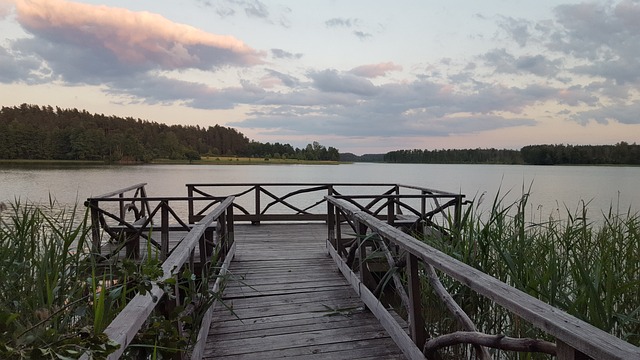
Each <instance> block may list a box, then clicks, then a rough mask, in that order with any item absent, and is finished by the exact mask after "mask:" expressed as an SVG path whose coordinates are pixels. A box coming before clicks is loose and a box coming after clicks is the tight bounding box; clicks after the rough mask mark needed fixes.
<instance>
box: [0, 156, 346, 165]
mask: <svg viewBox="0 0 640 360" xmlns="http://www.w3.org/2000/svg"><path fill="white" fill-rule="evenodd" d="M348 163H349V162H342V161H326V160H297V159H271V158H247V157H223V156H216V157H203V158H201V159H200V160H192V161H189V160H184V159H181V160H171V159H154V160H153V161H151V162H148V163H144V162H111V163H108V162H104V161H95V160H94V161H91V160H28V159H0V166H2V165H11V166H42V167H47V166H62V167H67V166H68V167H78V166H112V165H117V166H127V165H339V164H348Z"/></svg>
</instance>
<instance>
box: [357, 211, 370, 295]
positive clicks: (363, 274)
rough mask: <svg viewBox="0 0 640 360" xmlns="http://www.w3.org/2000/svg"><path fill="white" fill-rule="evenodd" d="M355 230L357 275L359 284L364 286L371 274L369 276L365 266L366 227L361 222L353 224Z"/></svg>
mask: <svg viewBox="0 0 640 360" xmlns="http://www.w3.org/2000/svg"><path fill="white" fill-rule="evenodd" d="M355 225H356V229H357V230H358V233H357V234H356V236H357V244H358V254H359V259H358V264H359V265H358V273H359V274H360V282H362V283H363V284H365V286H366V285H367V284H368V283H369V280H370V279H371V274H369V268H367V266H366V263H365V261H366V259H367V244H366V236H367V225H366V224H362V223H361V222H359V221H357V220H356V222H355Z"/></svg>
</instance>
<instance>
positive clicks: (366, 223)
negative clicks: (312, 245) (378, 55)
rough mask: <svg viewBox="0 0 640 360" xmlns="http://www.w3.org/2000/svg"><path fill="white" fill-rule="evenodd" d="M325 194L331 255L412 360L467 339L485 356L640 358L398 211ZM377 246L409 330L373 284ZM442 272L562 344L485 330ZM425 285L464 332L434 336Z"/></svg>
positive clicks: (636, 352)
mask: <svg viewBox="0 0 640 360" xmlns="http://www.w3.org/2000/svg"><path fill="white" fill-rule="evenodd" d="M326 199H327V201H328V219H327V222H328V244H329V246H328V248H329V252H330V254H331V256H332V257H333V258H334V260H335V262H336V264H337V265H338V267H339V268H340V270H341V271H342V273H343V275H344V276H345V277H346V278H347V280H348V281H349V282H350V283H351V284H352V286H353V287H354V289H355V290H356V291H357V292H358V293H359V294H360V297H361V298H362V299H363V301H364V302H365V304H366V305H367V307H368V308H369V309H370V310H371V311H372V312H373V313H374V314H375V315H376V317H377V318H378V320H379V321H380V322H381V323H382V324H383V325H384V326H385V328H386V330H387V332H388V333H389V334H390V336H391V337H392V338H393V339H394V340H395V341H396V343H397V344H398V345H399V347H400V348H401V349H402V350H403V352H404V353H405V355H406V356H407V357H408V358H411V359H423V358H424V357H425V356H426V357H427V358H429V359H438V358H439V356H438V349H440V348H442V347H446V346H450V345H452V344H460V343H463V344H473V345H474V347H476V350H477V352H476V354H477V356H478V358H480V359H488V358H489V353H488V352H487V350H486V347H493V348H499V349H505V350H515V351H526V352H543V353H547V354H552V355H555V356H556V357H557V358H558V359H560V360H569V359H570V360H578V359H618V360H622V359H640V348H638V347H636V346H633V345H631V344H629V343H627V342H625V341H623V340H621V339H619V338H617V337H615V336H613V335H610V334H608V333H606V332H604V331H602V330H600V329H597V328H595V327H594V326H592V325H590V324H588V323H586V322H584V321H581V320H579V319H577V318H575V317H573V316H571V315H568V314H567V313H565V312H563V311H561V310H559V309H557V308H554V307H552V306H551V305H548V304H546V303H544V302H542V301H540V300H538V299H536V298H534V297H532V296H530V295H528V294H526V293H524V292H522V291H520V290H517V289H515V288H513V287H511V286H509V285H507V284H505V283H503V282H501V281H499V280H497V279H495V278H493V277H491V276H490V275H488V274H485V273H483V272H481V271H478V270H476V269H474V268H472V267H471V266H468V265H466V264H464V263H462V262H460V261H458V260H456V259H454V258H452V257H450V256H448V255H446V254H444V253H442V252H440V251H438V250H436V249H434V248H432V247H430V246H428V245H426V244H425V243H423V242H421V241H418V240H417V239H416V238H414V237H412V236H410V235H408V234H407V233H405V232H403V231H402V230H401V229H399V228H398V227H397V226H394V225H396V224H394V223H393V217H389V220H391V221H388V222H385V221H381V220H380V219H379V217H377V216H375V211H373V212H372V211H371V210H370V209H369V208H367V207H362V206H357V205H355V204H354V203H353V201H352V199H345V198H343V197H338V196H327V198H326ZM388 206H390V205H388ZM423 215H426V214H423ZM344 223H347V224H349V226H350V228H351V230H352V231H353V234H354V236H353V237H351V238H348V239H345V238H344V237H343V233H344V231H343V230H342V229H341V228H342V227H343V224H344ZM347 248H348V249H347ZM353 249H355V251H354V250H353ZM373 251H380V252H382V253H383V254H384V258H385V259H386V261H387V264H388V266H389V268H390V269H395V270H396V271H397V272H396V273H391V272H388V274H392V282H393V284H394V286H395V287H396V289H397V291H398V292H399V293H400V294H399V296H400V298H401V304H402V306H403V307H404V308H405V309H406V313H407V314H408V317H407V320H408V324H409V335H407V334H406V333H405V331H404V330H403V329H402V328H401V327H400V325H399V324H398V323H397V322H396V321H395V319H394V318H393V317H392V316H391V315H390V313H389V312H388V311H387V309H386V307H385V305H383V304H382V303H381V302H380V301H379V297H378V294H377V293H379V291H380V289H378V288H375V289H374V288H372V285H373V286H375V285H376V283H375V282H373V283H372V282H371V280H370V279H371V278H372V276H371V273H370V271H369V269H368V266H367V264H366V262H367V261H368V259H371V256H372V252H373ZM356 252H357V255H359V256H358V257H357V262H356V261H355V259H354V258H355V255H356ZM436 270H437V271H440V272H442V273H443V274H446V275H447V276H449V277H451V278H452V279H455V280H456V281H458V282H460V283H461V284H462V285H464V286H466V287H468V288H469V289H471V290H472V291H474V292H476V293H477V294H479V295H482V296H484V297H486V298H488V299H490V300H491V301H492V302H493V303H494V304H496V305H498V306H500V307H502V308H504V309H506V310H507V311H509V312H511V313H512V314H514V315H516V316H517V317H519V318H521V319H523V320H524V321H526V322H528V323H530V324H531V325H533V326H534V327H536V328H538V329H540V330H542V331H543V332H545V333H547V334H548V335H550V336H552V337H554V338H555V339H556V342H555V343H550V342H548V341H544V340H537V339H517V338H509V337H506V336H504V335H502V334H495V335H490V334H483V333H480V332H478V331H477V329H476V327H475V325H474V324H473V321H472V319H471V318H469V317H468V316H467V315H466V314H465V313H464V311H463V310H462V308H461V307H460V306H458V304H457V303H456V302H455V301H454V299H453V297H452V296H451V295H450V294H449V293H448V292H447V290H446V289H445V288H444V286H443V285H442V283H441V282H440V280H439V278H438V275H437V273H436ZM400 275H402V277H401V276H400ZM423 284H430V286H431V287H432V288H433V290H434V292H435V293H436V294H437V295H438V297H439V298H440V299H441V300H442V301H443V302H444V303H445V305H446V308H447V309H449V311H450V312H451V313H452V314H453V317H454V318H455V319H456V320H457V322H458V323H459V324H460V326H461V327H462V328H463V331H459V332H455V333H452V334H446V335H442V336H438V337H435V338H432V339H427V334H426V332H425V319H424V317H423V314H424V313H423V309H422V304H421V298H420V297H421V294H422V291H423V289H422V286H423ZM378 285H380V284H378Z"/></svg>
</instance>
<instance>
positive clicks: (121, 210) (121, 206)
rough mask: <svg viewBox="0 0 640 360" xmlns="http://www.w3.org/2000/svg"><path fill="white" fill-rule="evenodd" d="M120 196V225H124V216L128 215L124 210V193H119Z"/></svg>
mask: <svg viewBox="0 0 640 360" xmlns="http://www.w3.org/2000/svg"><path fill="white" fill-rule="evenodd" d="M118 198H120V201H118V207H119V208H120V225H122V224H124V223H125V221H124V217H125V215H126V212H125V211H124V201H122V198H124V194H123V193H120V194H118Z"/></svg>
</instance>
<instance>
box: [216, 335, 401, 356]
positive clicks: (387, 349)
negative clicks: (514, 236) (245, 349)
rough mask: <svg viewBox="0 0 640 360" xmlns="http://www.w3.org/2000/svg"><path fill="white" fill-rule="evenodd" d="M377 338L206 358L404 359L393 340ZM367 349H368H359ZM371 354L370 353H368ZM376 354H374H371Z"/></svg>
mask: <svg viewBox="0 0 640 360" xmlns="http://www.w3.org/2000/svg"><path fill="white" fill-rule="evenodd" d="M381 340H383V339H375V340H358V341H351V342H338V343H333V344H321V345H309V346H305V347H296V348H290V349H281V350H275V351H263V352H255V353H245V354H241V355H228V356H215V355H213V354H207V356H205V359H224V360H232V359H242V360H264V359H278V358H284V357H286V358H287V359H298V360H300V359H354V358H358V359H385V360H387V359H404V358H405V357H404V355H402V354H401V353H399V350H398V348H397V347H395V346H394V345H395V344H393V342H392V341H391V340H390V339H388V341H381ZM359 349H366V351H358V350H359ZM366 354H369V355H366ZM370 354H374V355H370Z"/></svg>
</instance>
